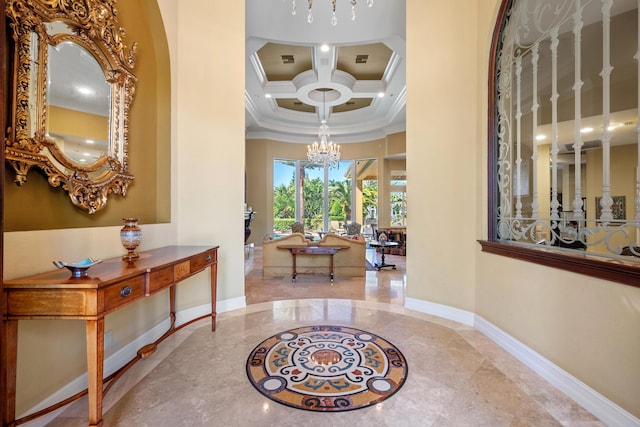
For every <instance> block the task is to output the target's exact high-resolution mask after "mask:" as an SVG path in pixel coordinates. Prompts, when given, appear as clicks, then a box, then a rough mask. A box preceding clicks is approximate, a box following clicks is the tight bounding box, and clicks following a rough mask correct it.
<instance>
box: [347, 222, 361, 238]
mask: <svg viewBox="0 0 640 427" xmlns="http://www.w3.org/2000/svg"><path fill="white" fill-rule="evenodd" d="M344 230H345V234H346V235H347V236H349V237H351V236H357V235H359V234H360V231H361V230H362V225H361V224H358V223H357V222H350V223H349V224H345V225H344Z"/></svg>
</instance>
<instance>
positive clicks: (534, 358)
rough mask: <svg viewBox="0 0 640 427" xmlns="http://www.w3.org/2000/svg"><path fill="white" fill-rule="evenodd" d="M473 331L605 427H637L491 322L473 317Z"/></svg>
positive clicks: (638, 422)
mask: <svg viewBox="0 0 640 427" xmlns="http://www.w3.org/2000/svg"><path fill="white" fill-rule="evenodd" d="M475 328H476V329H477V330H478V331H480V332H482V333H483V334H484V335H486V336H487V337H488V338H489V339H491V340H492V341H493V342H495V343H496V344H498V345H499V346H500V347H502V348H503V349H504V350H506V351H507V352H509V353H510V354H511V355H512V356H514V357H515V358H516V359H518V360H519V361H521V362H522V363H524V364H525V365H527V366H528V367H529V368H530V369H531V370H533V371H534V372H536V373H537V374H538V375H540V376H541V377H542V378H544V379H545V380H547V381H549V382H550V383H551V384H553V385H554V386H555V387H556V388H558V389H559V390H560V391H562V392H563V393H564V394H566V395H567V396H569V397H571V398H572V399H573V400H575V401H576V402H578V403H579V404H580V405H581V406H582V407H583V408H585V409H587V410H588V411H589V412H591V413H592V414H593V415H595V416H596V417H598V419H600V421H602V422H603V423H605V424H606V425H608V426H611V427H613V426H619V427H638V426H640V419H638V418H636V417H635V416H633V415H632V414H631V413H629V412H627V411H625V410H624V409H623V408H621V407H620V406H618V405H617V404H615V403H614V402H612V401H610V400H609V399H607V398H606V397H604V396H603V395H601V394H600V393H598V392H597V391H595V390H594V389H592V388H591V387H589V386H588V385H586V384H585V383H583V382H582V381H580V380H579V379H577V378H576V377H574V376H572V375H571V374H569V373H568V372H567V371H565V370H563V369H562V368H560V367H559V366H557V365H555V364H553V363H552V362H550V361H549V360H548V359H546V358H545V357H543V356H541V355H540V354H538V353H536V352H535V351H534V350H532V349H531V348H530V347H528V346H526V345H525V344H523V343H521V342H520V341H518V340H516V339H515V338H513V337H512V336H511V335H509V334H507V333H505V332H504V331H503V330H501V329H500V328H498V327H497V326H495V325H494V324H492V323H491V322H488V321H487V320H485V319H483V318H482V317H480V316H476V323H475Z"/></svg>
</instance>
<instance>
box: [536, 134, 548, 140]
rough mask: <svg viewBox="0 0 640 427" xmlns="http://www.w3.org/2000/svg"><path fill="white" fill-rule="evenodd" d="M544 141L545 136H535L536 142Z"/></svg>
mask: <svg viewBox="0 0 640 427" xmlns="http://www.w3.org/2000/svg"><path fill="white" fill-rule="evenodd" d="M545 139H547V136H546V135H536V140H537V141H544V140H545Z"/></svg>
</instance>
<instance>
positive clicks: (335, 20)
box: [291, 0, 373, 27]
mask: <svg viewBox="0 0 640 427" xmlns="http://www.w3.org/2000/svg"><path fill="white" fill-rule="evenodd" d="M336 1H337V0H331V7H332V9H333V14H332V15H331V25H333V26H334V27H335V26H336V25H338V18H337V17H336ZM347 1H348V2H349V3H351V20H352V21H355V20H356V3H357V0H347ZM366 1H367V6H368V7H371V6H373V0H366ZM307 2H308V3H309V13H308V15H307V22H308V23H309V24H311V23H312V22H313V13H312V11H311V10H312V9H313V0H307ZM296 13H298V10H297V8H296V0H292V3H291V14H292V15H295V14H296Z"/></svg>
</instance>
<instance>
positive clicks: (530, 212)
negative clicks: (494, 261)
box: [482, 0, 640, 286]
mask: <svg viewBox="0 0 640 427" xmlns="http://www.w3.org/2000/svg"><path fill="white" fill-rule="evenodd" d="M639 3H640V1H638V0H505V1H503V4H502V5H501V9H500V14H499V18H498V22H497V25H496V30H495V32H494V40H493V46H492V57H491V68H490V70H489V72H490V79H489V80H490V86H491V87H490V91H489V93H490V97H489V98H490V100H489V104H490V105H489V108H490V110H489V111H490V113H489V118H490V124H489V133H490V149H489V153H490V154H489V155H490V158H489V167H490V170H489V171H490V173H489V176H490V178H489V179H490V182H489V185H490V201H489V202H490V203H489V205H490V206H489V209H490V215H489V218H490V220H489V241H488V242H482V245H483V250H485V251H489V252H493V253H498V254H503V255H508V256H512V257H517V258H521V259H524V260H528V261H532V262H539V263H542V264H545V265H550V266H554V267H559V268H564V269H568V270H572V271H576V272H580V273H585V274H589V275H592V276H596V277H601V278H605V279H609V280H614V281H618V282H622V283H627V284H632V285H635V286H640V168H639V167H638V165H639V164H640V161H639V160H640V127H639V125H638V122H639V117H640V116H639V114H640V112H639V110H638V99H639V98H640V95H639V90H640V84H639V82H640V67H639V65H638V64H639V62H640V48H639V45H640V42H639V40H640V32H639V29H638V16H639V10H638V5H639Z"/></svg>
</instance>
